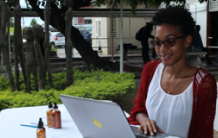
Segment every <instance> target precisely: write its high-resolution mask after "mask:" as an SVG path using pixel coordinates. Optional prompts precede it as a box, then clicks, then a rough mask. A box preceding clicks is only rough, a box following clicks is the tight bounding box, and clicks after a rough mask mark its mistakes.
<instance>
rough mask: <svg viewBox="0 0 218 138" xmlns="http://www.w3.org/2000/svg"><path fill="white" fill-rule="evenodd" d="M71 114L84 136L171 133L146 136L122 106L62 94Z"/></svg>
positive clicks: (104, 137)
mask: <svg viewBox="0 0 218 138" xmlns="http://www.w3.org/2000/svg"><path fill="white" fill-rule="evenodd" d="M60 98H61V100H62V102H63V104H64V105H65V107H66V109H67V110H68V112H69V114H70V116H71V117H72V119H73V120H74V122H75V124H76V125H77V127H78V129H79V131H80V133H81V134H82V135H83V137H84V138H154V137H155V138H165V137H168V136H170V135H168V134H165V133H156V135H155V136H146V135H144V134H143V132H142V131H138V128H137V127H131V126H130V125H129V123H128V121H127V119H126V116H125V114H124V112H123V110H122V109H121V107H120V106H119V105H118V104H116V103H114V102H108V101H101V100H92V99H86V98H79V97H73V96H68V95H60Z"/></svg>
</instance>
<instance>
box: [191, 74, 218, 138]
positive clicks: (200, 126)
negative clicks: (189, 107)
mask: <svg viewBox="0 0 218 138" xmlns="http://www.w3.org/2000/svg"><path fill="white" fill-rule="evenodd" d="M202 74H203V73H202ZM202 74H201V75H202ZM202 78H203V79H202V81H201V82H200V83H198V84H199V86H196V88H194V90H195V91H197V92H195V94H194V99H195V101H193V102H194V103H193V105H194V106H193V116H192V121H191V125H190V129H189V135H188V137H189V138H213V125H214V117H215V111H216V99H217V84H216V80H215V78H214V77H213V76H212V75H211V74H207V75H204V74H203V75H202ZM196 81H199V80H198V79H197V80H196Z"/></svg>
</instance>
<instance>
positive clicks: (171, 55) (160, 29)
mask: <svg viewBox="0 0 218 138" xmlns="http://www.w3.org/2000/svg"><path fill="white" fill-rule="evenodd" d="M178 37H179V38H178ZM165 40H166V41H165ZM162 41H164V43H165V44H167V45H168V46H170V47H167V46H166V45H165V44H163V43H162ZM191 41H192V36H191V35H189V36H186V37H184V36H183V34H182V32H181V31H180V29H179V27H176V26H173V25H169V24H163V25H159V26H156V29H155V38H154V42H155V44H159V46H157V45H156V46H155V50H156V52H157V54H158V56H159V57H160V59H161V60H162V62H163V64H164V65H166V66H171V65H174V64H175V63H178V62H179V61H181V60H186V49H187V47H189V46H190V44H191Z"/></svg>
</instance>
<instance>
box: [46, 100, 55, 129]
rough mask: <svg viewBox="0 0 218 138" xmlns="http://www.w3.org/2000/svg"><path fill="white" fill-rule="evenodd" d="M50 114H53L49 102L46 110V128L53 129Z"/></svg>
mask: <svg viewBox="0 0 218 138" xmlns="http://www.w3.org/2000/svg"><path fill="white" fill-rule="evenodd" d="M52 112H53V106H52V104H51V102H49V106H48V110H47V112H46V114H47V126H48V127H53V125H52Z"/></svg>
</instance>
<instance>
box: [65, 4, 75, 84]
mask: <svg viewBox="0 0 218 138" xmlns="http://www.w3.org/2000/svg"><path fill="white" fill-rule="evenodd" d="M70 3H71V0H69V1H68V2H65V4H66V6H68V11H67V12H66V14H65V22H66V28H65V42H66V44H65V53H66V87H68V86H70V85H72V84H73V81H74V79H73V65H72V49H73V44H72V41H71V38H70V37H71V26H72V14H73V11H72V8H71V6H72V5H71V4H70Z"/></svg>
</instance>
